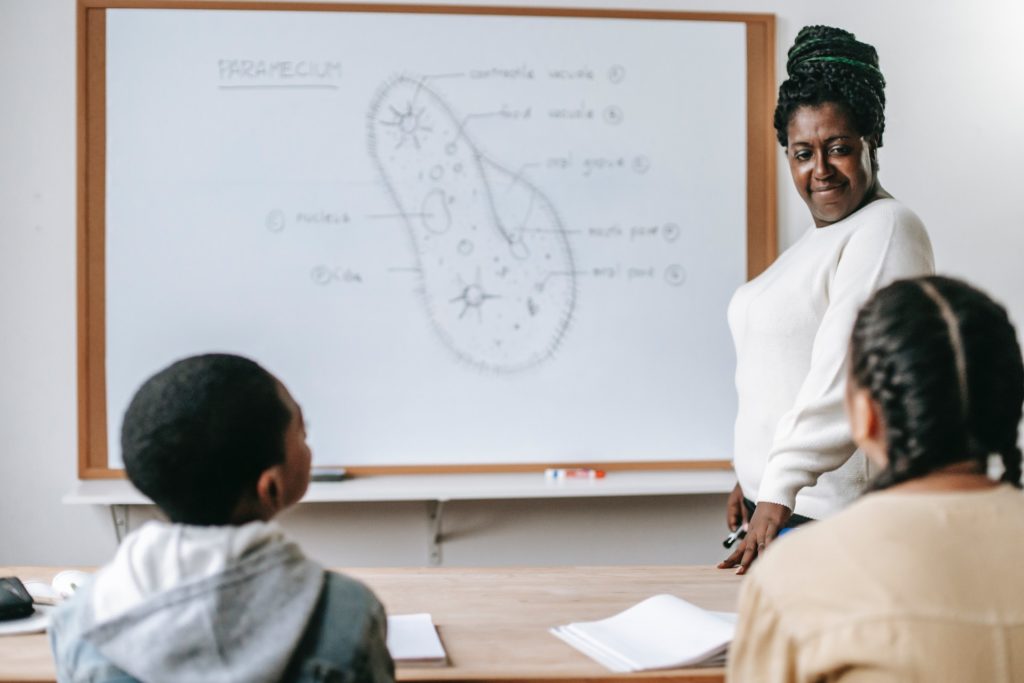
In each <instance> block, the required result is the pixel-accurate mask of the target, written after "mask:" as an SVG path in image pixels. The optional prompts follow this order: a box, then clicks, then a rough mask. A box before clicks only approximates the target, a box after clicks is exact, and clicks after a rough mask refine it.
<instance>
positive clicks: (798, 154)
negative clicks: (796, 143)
mask: <svg viewBox="0 0 1024 683" xmlns="http://www.w3.org/2000/svg"><path fill="white" fill-rule="evenodd" d="M813 156H814V155H813V154H811V151H810V150H809V149H798V150H797V151H795V152H793V158H794V159H796V160H797V161H810V160H811V158H812V157H813Z"/></svg>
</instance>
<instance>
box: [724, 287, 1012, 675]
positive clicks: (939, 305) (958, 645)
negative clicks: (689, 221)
mask: <svg viewBox="0 0 1024 683" xmlns="http://www.w3.org/2000/svg"><path fill="white" fill-rule="evenodd" d="M849 359H850V362H849V368H850V371H849V377H848V380H847V387H846V404H847V411H848V414H849V418H850V426H851V432H852V434H853V438H854V441H856V443H857V446H858V447H859V448H861V449H862V450H863V451H864V454H865V455H866V456H867V457H868V458H869V459H870V460H871V461H872V462H874V463H875V464H876V465H877V466H878V468H879V470H880V471H879V474H878V476H877V477H876V478H875V479H874V480H873V483H872V486H871V492H870V493H868V494H867V495H865V496H864V497H862V498H861V499H860V500H858V501H856V502H854V503H853V504H852V505H850V506H849V507H848V508H847V509H845V510H843V511H842V512H840V513H838V514H836V515H835V516H834V517H831V518H829V519H827V520H824V521H822V522H818V523H816V524H811V525H808V526H806V527H804V528H801V529H800V530H799V531H796V532H794V533H792V534H789V535H787V536H785V537H784V538H782V539H780V540H778V541H776V542H774V543H772V545H771V546H770V547H769V549H768V551H767V553H766V555H765V557H764V559H762V560H758V562H757V564H756V565H755V566H754V568H753V570H752V571H751V573H750V576H749V577H748V578H747V579H746V582H745V584H744V586H743V588H742V590H741V594H740V615H739V623H738V626H737V631H736V638H735V641H734V642H733V646H732V650H731V652H730V655H729V668H728V677H729V679H730V680H733V681H793V682H796V681H807V682H810V681H851V682H852V681H858V682H859V683H864V682H866V681H986V682H991V683H995V682H997V681H1002V682H1008V681H1024V592H1022V591H1021V589H1020V566H1021V562H1022V560H1024V551H1022V549H1021V545H1020V539H1021V538H1024V494H1022V493H1021V491H1020V485H1021V484H1020V480H1021V451H1020V448H1019V447H1018V446H1017V440H1018V425H1019V424H1020V420H1021V405H1022V402H1024V365H1022V361H1021V351H1020V346H1019V345H1018V343H1017V338H1016V334H1015V332H1014V328H1013V325H1012V324H1011V323H1010V321H1009V320H1008V319H1007V316H1006V311H1005V310H1004V309H1003V308H1002V306H1000V305H998V304H997V303H995V302H994V301H992V300H991V299H990V298H989V297H987V296H986V295H985V294H983V293H981V292H979V291H978V290H976V289H974V288H973V287H971V286H969V285H967V284H966V283H963V282H960V281H957V280H951V279H948V278H943V277H926V278H919V279H914V280H902V281H898V282H896V283H894V284H892V285H890V286H889V287H886V288H885V289H882V290H880V291H879V292H878V293H876V294H875V295H874V297H872V298H871V299H870V300H869V301H868V303H867V304H866V305H865V306H864V307H863V308H862V309H861V311H860V313H859V314H858V316H857V320H856V323H855V324H854V328H853V337H852V340H851V342H850V352H849ZM992 456H998V457H999V458H1000V459H1001V460H1002V469H1003V474H1002V477H1001V480H1000V481H995V480H993V479H990V478H989V477H988V476H987V469H988V462H989V458H990V457H992Z"/></svg>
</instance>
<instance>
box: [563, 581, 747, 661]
mask: <svg viewBox="0 0 1024 683" xmlns="http://www.w3.org/2000/svg"><path fill="white" fill-rule="evenodd" d="M735 630H736V616H735V615H734V614H731V613H727V612H708V611H707V610H703V609H701V608H700V607H697V606H696V605H692V604H690V603H688V602H687V601H685V600H682V599H680V598H677V597H675V596H674V595H655V596H654V597H651V598H647V599H646V600H644V601H643V602H640V603H638V604H636V605H634V606H633V607H630V608H629V609H627V610H625V611H624V612H620V613H618V614H616V615H615V616H613V617H609V618H607V619H602V620H601V621H583V622H576V623H572V624H566V625H565V626H557V627H555V628H553V629H551V633H553V634H554V635H556V636H558V637H559V638H561V639H562V640H564V641H565V642H566V643H568V644H569V645H572V646H573V647H575V648H576V649H577V650H579V651H580V652H582V653H583V654H585V655H587V656H588V657H590V658H591V659H594V660H596V661H597V662H599V663H600V664H603V665H604V666H606V667H608V668H609V669H611V670H612V671H617V672H623V673H625V672H630V671H644V670H647V669H673V668H677V667H683V666H716V665H722V664H724V662H725V651H726V649H727V648H728V647H729V643H730V642H732V637H733V633H734V631H735Z"/></svg>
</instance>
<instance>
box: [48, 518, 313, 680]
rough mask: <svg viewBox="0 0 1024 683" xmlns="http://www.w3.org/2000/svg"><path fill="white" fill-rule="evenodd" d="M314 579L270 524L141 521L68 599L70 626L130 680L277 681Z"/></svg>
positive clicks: (303, 621)
mask: <svg viewBox="0 0 1024 683" xmlns="http://www.w3.org/2000/svg"><path fill="white" fill-rule="evenodd" d="M323 581H324V572H323V569H322V568H321V567H320V566H319V565H317V564H315V563H314V562H311V561H310V560H308V559H306V557H305V556H304V555H303V554H302V552H301V551H300V550H299V548H298V546H296V545H295V544H294V543H291V542H289V541H287V540H286V539H285V538H284V536H283V534H282V533H281V532H280V531H279V530H278V529H277V527H276V526H274V525H271V524H264V523H262V522H254V523H252V524H247V525H244V526H241V527H189V526H184V525H176V524H164V523H159V522H151V523H149V524H147V525H145V526H144V527H142V528H141V529H139V530H138V531H136V532H135V533H134V534H132V535H131V536H129V537H128V538H126V539H125V541H124V543H123V544H122V546H121V548H119V550H118V553H117V555H116V556H115V558H114V560H113V561H112V562H111V563H110V564H109V565H108V566H106V567H104V568H103V569H102V570H101V571H100V572H99V573H98V574H97V576H96V579H95V580H94V581H93V582H92V584H91V585H89V586H88V587H86V588H85V589H84V590H82V591H80V594H79V595H76V596H75V599H74V601H73V602H74V603H76V604H77V607H75V608H74V609H77V610H78V611H79V612H80V614H79V615H78V616H79V618H78V619H76V620H74V621H76V622H77V627H78V630H79V631H80V637H81V639H82V640H84V641H86V642H88V643H90V644H91V645H93V646H94V647H95V648H96V649H97V650H98V651H99V652H100V654H102V655H103V656H104V657H105V658H106V659H107V660H109V662H110V663H112V664H114V665H115V666H117V667H118V668H120V669H122V670H123V671H125V672H126V673H128V674H130V675H131V676H133V677H135V678H138V679H140V680H145V681H152V682H153V683H160V682H162V681H192V682H195V683H207V682H209V683H213V682H214V681H218V682H221V681H226V680H240V681H252V682H256V683H259V682H262V681H267V682H269V681H278V680H280V679H281V676H282V675H283V674H284V672H285V669H286V668H287V666H288V663H289V662H290V660H291V657H292V653H293V651H294V650H295V648H296V646H297V645H298V643H299V641H300V640H301V638H302V635H303V633H304V632H305V629H306V625H307V623H308V622H309V618H310V616H311V615H312V613H313V610H314V608H315V607H316V604H317V600H318V599H319V596H320V590H321V587H322V586H323ZM70 607H71V606H70V605H69V608H70ZM65 621H71V620H68V619H66V620H65ZM68 625H69V624H65V626H68Z"/></svg>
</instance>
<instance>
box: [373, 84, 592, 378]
mask: <svg viewBox="0 0 1024 683" xmlns="http://www.w3.org/2000/svg"><path fill="white" fill-rule="evenodd" d="M466 120H468V119H459V117H457V116H456V114H455V113H454V110H453V109H452V108H451V107H450V106H449V104H448V102H447V101H446V100H445V99H444V98H442V97H441V96H440V95H439V94H438V93H437V92H435V91H434V90H433V89H431V88H429V87H427V86H426V85H425V84H424V82H423V79H415V78H412V77H409V76H400V77H398V78H395V79H393V80H391V81H389V82H387V83H385V84H384V85H383V86H382V87H381V88H380V90H379V91H378V92H377V94H376V95H375V97H374V98H373V100H372V102H371V104H370V108H369V116H368V138H369V140H368V142H369V151H370V156H371V158H372V159H373V160H374V162H375V163H376V166H377V168H378V170H379V171H380V174H381V177H382V179H383V182H384V185H385V186H386V188H387V191H388V193H389V195H390V198H391V200H392V201H393V202H394V204H395V206H396V207H397V209H398V212H399V213H400V214H401V215H402V217H403V220H404V221H405V224H406V228H407V231H408V235H409V238H410V241H411V243H412V247H413V251H414V253H415V255H416V259H417V270H418V273H419V278H420V285H421V286H420V287H419V288H418V291H419V292H420V293H421V295H422V299H423V302H424V304H425V307H426V310H427V313H428V316H429V318H430V320H431V322H432V324H433V328H434V330H435V331H436V332H437V334H438V335H439V336H440V338H441V340H442V341H443V342H444V344H445V345H446V346H447V347H448V348H449V349H451V350H452V351H453V352H454V353H455V355H456V357H457V358H458V359H459V360H461V361H463V362H465V363H468V364H470V365H473V366H475V367H478V368H482V369H485V370H489V371H493V372H497V373H509V372H516V371H520V370H526V369H528V368H532V367H535V366H537V365H538V364H540V363H543V362H544V361H546V360H548V359H549V358H551V356H552V355H553V354H554V353H555V351H556V350H557V349H558V348H559V346H560V344H561V342H562V340H563V338H564V336H565V334H566V332H567V330H568V327H569V325H570V323H571V320H572V315H573V312H574V310H575V306H576V277H575V267H574V258H573V253H572V249H571V246H570V244H569V238H568V235H567V233H566V231H565V229H564V228H563V225H562V221H561V219H560V218H559V216H558V214H557V212H556V211H555V208H554V206H553V205H552V204H551V202H550V201H549V200H548V198H547V197H546V196H545V195H544V193H542V192H541V191H540V190H539V189H538V188H537V187H536V186H534V185H533V184H532V183H530V182H529V181H527V180H526V179H525V178H523V177H522V175H521V174H519V173H513V172H511V171H509V170H507V169H506V168H505V167H503V166H501V165H499V164H498V163H496V162H494V161H492V160H491V159H490V158H489V157H488V156H487V155H486V154H485V153H484V152H483V151H481V149H480V147H479V146H478V145H477V144H476V142H475V141H473V140H471V139H470V137H469V135H468V134H467V132H466V130H465V122H466ZM438 168H440V169H441V172H438ZM466 244H469V245H470V246H471V248H469V249H467V248H466V246H465V245H466ZM460 245H462V246H461V248H460Z"/></svg>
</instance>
